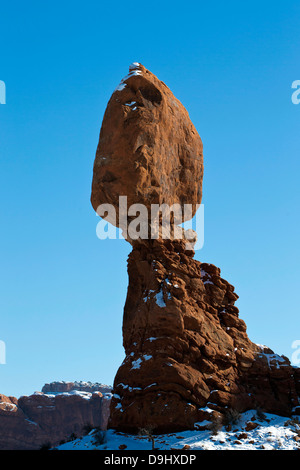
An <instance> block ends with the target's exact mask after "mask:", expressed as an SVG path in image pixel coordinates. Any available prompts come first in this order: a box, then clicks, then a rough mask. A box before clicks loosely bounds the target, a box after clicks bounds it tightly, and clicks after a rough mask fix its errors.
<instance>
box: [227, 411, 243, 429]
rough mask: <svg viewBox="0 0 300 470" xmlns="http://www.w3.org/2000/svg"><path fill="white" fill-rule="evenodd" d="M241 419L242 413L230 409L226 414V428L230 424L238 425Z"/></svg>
mask: <svg viewBox="0 0 300 470" xmlns="http://www.w3.org/2000/svg"><path fill="white" fill-rule="evenodd" d="M240 418H241V415H240V412H239V411H238V410H236V409H234V408H228V410H226V412H225V414H224V418H223V423H224V425H225V426H228V425H229V424H237V423H238V422H239V420H240Z"/></svg>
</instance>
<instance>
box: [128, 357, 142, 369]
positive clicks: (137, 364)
mask: <svg viewBox="0 0 300 470" xmlns="http://www.w3.org/2000/svg"><path fill="white" fill-rule="evenodd" d="M141 363H142V359H141V358H140V357H139V358H138V359H137V360H136V361H132V367H131V369H139V368H140V367H141Z"/></svg>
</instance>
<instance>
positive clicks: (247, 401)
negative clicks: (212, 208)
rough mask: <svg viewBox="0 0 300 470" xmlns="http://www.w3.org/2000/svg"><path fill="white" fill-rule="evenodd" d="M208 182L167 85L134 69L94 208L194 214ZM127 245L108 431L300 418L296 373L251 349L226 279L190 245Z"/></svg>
mask: <svg viewBox="0 0 300 470" xmlns="http://www.w3.org/2000/svg"><path fill="white" fill-rule="evenodd" d="M202 176H203V157H202V142H201V139H200V137H199V136H198V134H197V131H196V130H195V128H194V126H193V125H192V123H191V121H190V119H189V117H188V114H187V111H186V110H185V109H184V107H183V106H182V105H181V103H180V102H179V101H178V100H177V99H176V98H175V97H174V95H173V94H172V92H171V91H170V90H169V89H168V88H167V87H166V85H165V84H164V83H163V82H161V81H160V80H158V79H157V78H156V77H155V76H154V75H153V74H152V73H151V72H149V71H148V70H146V69H145V68H144V67H143V66H142V65H140V64H133V65H132V66H131V67H130V70H129V75H128V76H127V77H125V79H123V80H122V82H121V84H120V85H119V86H118V88H117V89H116V91H115V92H114V93H113V95H112V97H111V99H110V101H109V103H108V106H107V109H106V111H105V115H104V119H103V123H102V128H101V132H100V139H99V145H98V149H97V154H96V159H95V163H94V174H93V183H92V195H91V202H92V205H93V207H94V209H95V210H97V209H98V206H99V205H101V204H104V203H109V204H112V205H113V206H114V207H115V209H116V211H117V212H118V198H119V197H120V196H126V197H127V199H128V205H131V204H144V205H145V206H147V207H148V208H150V206H151V204H161V203H167V204H169V205H172V204H179V205H181V206H183V205H184V204H191V205H192V207H193V210H192V213H191V216H192V215H194V214H195V211H196V209H197V204H200V202H201V196H202ZM128 220H130V214H128V216H127V222H128ZM147 222H149V220H148V221H147ZM174 222H175V224H176V221H175V220H173V221H172V223H173V224H174ZM122 223H123V221H121V220H120V218H117V220H116V221H115V224H116V225H118V226H120V227H121V228H123V227H122ZM177 223H178V222H177ZM125 238H127V240H128V241H129V242H130V243H132V245H133V250H132V252H131V254H130V255H129V259H128V274H129V287H128V293H127V299H126V304H125V309H124V320H123V344H124V348H125V354H126V357H125V360H124V362H123V363H122V365H121V366H120V368H119V370H118V372H117V374H116V377H115V381H114V396H113V400H112V405H111V417H110V423H109V425H110V427H112V428H115V429H118V430H121V431H130V432H138V430H139V428H145V427H151V428H152V429H153V430H154V432H158V433H159V432H165V431H177V430H182V429H191V428H193V427H194V426H195V423H199V422H201V421H203V420H204V419H211V417H212V416H213V415H216V414H217V415H218V414H221V415H222V414H224V412H225V411H226V410H228V409H229V408H234V409H238V410H240V411H244V410H246V409H249V408H258V407H259V408H261V409H263V410H265V411H269V412H273V413H278V414H284V415H290V414H291V413H292V412H297V411H298V410H299V407H298V403H299V402H298V396H299V392H300V387H299V379H300V374H299V369H295V368H292V367H291V365H290V363H289V360H288V359H287V358H285V357H282V356H277V355H276V354H274V353H273V351H271V350H269V349H268V348H265V347H261V346H258V345H256V344H254V343H252V342H251V341H250V339H249V338H248V336H247V333H246V325H245V323H244V321H243V320H241V319H240V318H239V315H238V309H237V307H236V306H235V305H234V304H235V301H236V299H237V298H238V296H237V295H236V293H235V292H234V288H233V286H231V285H230V284H229V283H228V282H227V281H226V280H224V279H222V278H221V277H220V270H219V269H218V268H217V267H215V266H213V265H211V264H207V263H200V262H199V261H196V260H195V259H193V255H194V253H193V251H192V250H191V249H190V247H189V248H188V249H186V248H187V246H186V241H185V240H184V239H180V240H179V239H178V240H177V239H176V237H175V236H174V237H172V238H171V239H170V240H167V239H163V238H162V237H160V238H158V239H141V238H140V239H136V240H134V239H132V237H126V236H125ZM297 407H298V408H297Z"/></svg>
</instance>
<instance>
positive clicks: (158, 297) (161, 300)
mask: <svg viewBox="0 0 300 470" xmlns="http://www.w3.org/2000/svg"><path fill="white" fill-rule="evenodd" d="M155 300H156V303H157V305H158V306H159V307H160V308H163V307H165V306H166V304H165V301H164V296H163V291H162V290H160V291H159V292H158V293H157V294H156V296H155Z"/></svg>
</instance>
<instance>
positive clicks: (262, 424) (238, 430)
mask: <svg viewBox="0 0 300 470" xmlns="http://www.w3.org/2000/svg"><path fill="white" fill-rule="evenodd" d="M249 422H251V423H255V424H254V425H257V427H256V428H255V429H252V430H250V431H247V430H246V428H247V429H248V428H249V424H248V426H247V423H249ZM299 423H300V419H299V418H297V417H294V418H284V417H281V416H276V415H271V414H265V418H264V420H262V419H258V417H257V413H256V411H255V410H250V411H247V412H246V413H243V414H241V415H240V417H239V420H238V422H237V423H236V424H232V425H231V430H230V431H229V430H226V429H225V427H224V426H223V427H220V429H219V430H215V431H214V432H212V430H202V431H199V430H195V431H183V432H178V433H170V434H161V435H158V436H154V440H155V449H157V450H172V449H174V450H182V449H184V450H185V449H186V450H190V451H195V450H263V449H265V450H300V437H299V436H300V424H299ZM56 449H58V450H119V449H124V450H151V449H152V443H151V442H150V441H149V440H148V439H147V437H146V436H134V435H130V434H125V433H119V432H116V431H113V430H108V431H106V432H101V431H96V430H93V431H91V432H90V433H89V434H88V435H87V436H83V437H82V438H80V439H76V440H73V441H70V442H66V443H65V444H62V445H60V446H58V447H57V448H56Z"/></svg>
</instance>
